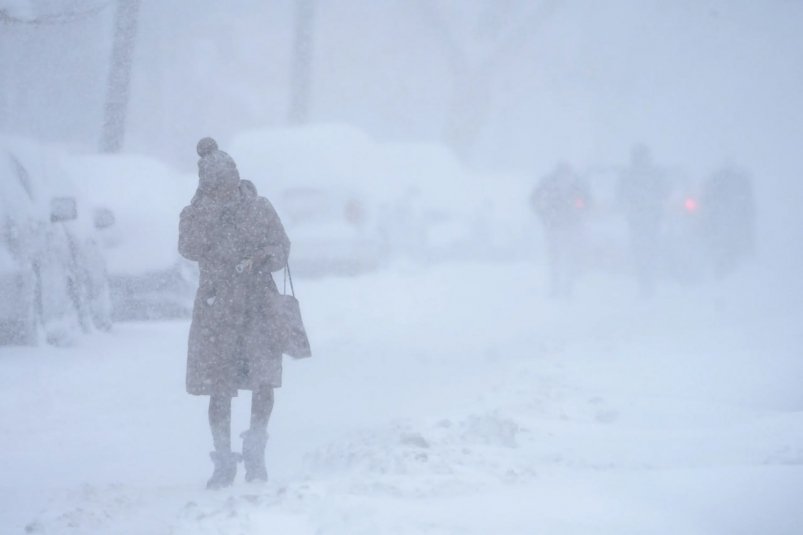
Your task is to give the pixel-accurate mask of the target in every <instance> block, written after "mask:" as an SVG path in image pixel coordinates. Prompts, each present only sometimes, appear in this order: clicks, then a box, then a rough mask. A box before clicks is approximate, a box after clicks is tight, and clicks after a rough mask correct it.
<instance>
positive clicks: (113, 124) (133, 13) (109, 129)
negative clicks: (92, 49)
mask: <svg viewBox="0 0 803 535" xmlns="http://www.w3.org/2000/svg"><path fill="white" fill-rule="evenodd" d="M139 5H140V0H117V13H116V14H115V21H114V44H113V47H112V57H111V64H110V66H109V80H108V86H107V94H106V111H105V116H104V120H103V134H102V136H101V139H100V150H101V151H102V152H117V151H119V150H120V149H121V148H122V146H123V140H124V138H125V123H126V112H127V108H128V100H129V93H130V86H131V67H132V63H133V58H134V44H135V42H136V36H137V16H138V14H139Z"/></svg>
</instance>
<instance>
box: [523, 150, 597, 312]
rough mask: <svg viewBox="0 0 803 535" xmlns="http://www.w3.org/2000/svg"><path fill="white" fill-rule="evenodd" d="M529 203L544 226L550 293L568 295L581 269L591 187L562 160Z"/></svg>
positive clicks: (547, 176) (537, 188) (536, 190)
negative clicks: (589, 188)
mask: <svg viewBox="0 0 803 535" xmlns="http://www.w3.org/2000/svg"><path fill="white" fill-rule="evenodd" d="M530 203H531V206H532V208H533V210H534V211H535V213H536V214H537V215H538V217H539V218H540V219H541V223H542V224H543V226H544V235H545V237H546V244H547V256H548V261H549V292H550V296H552V297H569V296H571V293H572V290H573V287H574V281H575V279H576V277H577V272H578V270H579V263H580V250H581V249H582V239H583V236H582V234H583V225H584V220H585V216H586V211H587V209H588V204H589V193H588V189H587V188H586V187H585V184H584V183H583V181H582V180H580V178H579V177H578V176H577V174H576V173H575V172H574V171H573V170H572V168H571V167H570V166H569V164H567V163H561V164H559V165H558V166H557V167H556V168H555V170H554V171H552V172H551V173H549V174H547V175H546V176H544V177H543V178H541V180H540V181H539V182H538V186H537V187H536V188H535V190H534V191H533V193H532V196H531V197H530Z"/></svg>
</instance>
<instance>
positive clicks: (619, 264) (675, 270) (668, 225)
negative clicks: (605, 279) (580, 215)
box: [583, 166, 706, 282]
mask: <svg viewBox="0 0 803 535" xmlns="http://www.w3.org/2000/svg"><path fill="white" fill-rule="evenodd" d="M664 171H665V173H666V177H667V181H668V186H669V194H668V196H667V199H666V203H665V205H664V207H663V214H662V219H661V231H660V234H659V243H658V246H657V248H656V252H657V254H658V272H659V274H660V276H661V277H662V278H665V279H669V280H675V281H679V282H691V281H695V280H697V279H699V278H700V277H701V276H702V275H703V271H704V266H705V262H706V258H705V254H704V251H703V249H702V244H701V240H700V234H699V224H698V223H699V222H698V219H699V202H698V195H697V188H696V186H695V184H694V182H693V181H692V180H691V179H690V178H689V177H688V176H687V175H686V174H685V173H684V172H683V171H682V170H680V169H675V168H667V169H665V170H664ZM621 173H622V169H621V168H619V167H615V166H600V167H595V168H592V169H589V170H586V171H585V172H584V173H583V179H584V180H585V182H586V184H587V185H588V187H589V190H590V193H591V204H590V206H589V216H590V217H589V220H588V224H587V225H586V233H587V235H586V242H585V243H586V248H585V254H584V258H585V265H586V267H587V268H588V269H594V270H603V271H606V272H610V273H623V272H629V271H630V269H631V267H632V261H633V260H632V256H631V248H630V246H631V244H630V241H629V233H628V228H627V224H626V221H625V217H624V214H623V212H622V210H621V206H620V203H619V199H618V192H617V190H618V183H619V178H620V176H621Z"/></svg>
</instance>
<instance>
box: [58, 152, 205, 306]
mask: <svg viewBox="0 0 803 535" xmlns="http://www.w3.org/2000/svg"><path fill="white" fill-rule="evenodd" d="M66 166H67V168H68V169H69V172H70V174H71V175H72V177H73V180H74V181H75V182H76V183H77V184H79V185H80V186H81V187H82V189H83V190H84V196H85V197H86V199H87V200H88V201H89V202H90V203H91V205H92V206H93V209H94V212H93V216H94V220H95V224H96V226H97V227H99V232H100V240H101V244H102V246H103V251H104V255H105V257H106V262H107V265H108V271H109V284H110V289H111V302H112V317H113V318H114V320H115V321H127V320H150V319H167V318H184V317H189V315H190V314H191V312H192V303H193V299H194V294H195V288H196V287H197V281H198V274H197V267H196V266H195V265H194V264H193V263H191V262H189V261H187V260H185V259H184V258H182V257H181V256H180V255H179V254H178V246H177V244H178V215H179V213H180V212H181V209H182V208H183V207H184V206H185V205H186V204H188V203H189V201H190V199H191V198H192V195H193V193H194V191H195V187H196V185H197V178H195V177H193V176H189V175H182V174H180V173H177V172H175V171H173V170H171V169H170V168H168V167H167V166H165V165H164V164H162V163H161V162H159V161H157V160H154V159H152V158H148V157H144V156H135V155H81V156H74V157H72V158H70V160H69V161H68V162H67V163H66ZM112 220H113V224H109V223H110V222H111V221H112Z"/></svg>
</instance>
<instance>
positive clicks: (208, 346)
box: [178, 138, 290, 488]
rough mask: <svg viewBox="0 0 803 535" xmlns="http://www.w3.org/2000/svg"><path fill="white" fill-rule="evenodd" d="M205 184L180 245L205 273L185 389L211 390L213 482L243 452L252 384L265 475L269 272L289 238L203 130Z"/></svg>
mask: <svg viewBox="0 0 803 535" xmlns="http://www.w3.org/2000/svg"><path fill="white" fill-rule="evenodd" d="M198 154H199V155H200V156H201V158H200V160H199V161H198V177H199V185H198V191H197V192H196V194H195V196H194V198H193V199H192V201H191V203H190V205H189V206H187V207H185V208H184V209H183V210H182V212H181V216H180V223H179V243H178V249H179V252H180V253H181V255H182V256H184V257H185V258H187V259H189V260H194V261H196V262H198V265H199V268H200V281H199V287H198V291H197V294H196V297H195V304H194V307H193V314H192V324H191V326H190V334H189V348H188V353H187V392H188V393H190V394H193V395H206V396H209V397H210V399H209V425H210V428H211V431H212V440H213V444H214V451H213V452H212V453H211V457H212V460H213V462H214V473H213V474H212V477H211V479H210V480H209V481H208V483H207V488H221V487H225V486H228V485H230V484H231V483H232V482H233V481H234V478H235V477H236V473H237V462H238V461H239V460H240V456H239V455H238V454H236V453H234V452H232V449H231V400H232V398H233V397H235V396H237V393H238V391H239V390H251V391H252V397H251V425H250V428H249V429H248V430H247V431H246V432H245V433H243V435H242V436H243V451H242V459H243V461H244V464H245V471H246V473H245V477H246V480H248V481H255V480H256V481H265V480H267V471H266V468H265V445H266V442H267V426H268V419H269V418H270V413H271V411H272V408H273V389H274V388H277V387H279V386H281V382H282V360H281V358H282V354H281V350H280V348H279V345H278V342H277V340H278V337H277V335H276V325H275V321H274V313H273V310H274V308H273V305H274V303H275V297H276V296H277V295H278V291H277V288H276V285H275V283H274V281H273V277H272V276H271V272H273V271H278V270H281V269H282V268H284V267H285V265H286V263H287V257H288V255H289V253H290V241H289V240H288V238H287V235H286V233H285V231H284V227H283V226H282V223H281V221H280V220H279V216H278V215H277V214H276V211H275V210H274V209H273V206H271V204H270V202H269V201H268V200H267V199H265V198H264V197H260V196H259V195H258V194H257V191H256V187H255V186H254V185H253V184H252V183H251V182H249V181H247V180H240V176H239V172H238V170H237V166H236V164H235V163H234V160H233V159H232V158H231V157H230V156H229V155H228V154H226V153H225V152H223V151H220V150H218V148H217V143H215V141H214V140H212V139H211V138H204V139H202V140H201V141H200V142H199V143H198Z"/></svg>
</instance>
